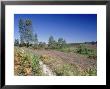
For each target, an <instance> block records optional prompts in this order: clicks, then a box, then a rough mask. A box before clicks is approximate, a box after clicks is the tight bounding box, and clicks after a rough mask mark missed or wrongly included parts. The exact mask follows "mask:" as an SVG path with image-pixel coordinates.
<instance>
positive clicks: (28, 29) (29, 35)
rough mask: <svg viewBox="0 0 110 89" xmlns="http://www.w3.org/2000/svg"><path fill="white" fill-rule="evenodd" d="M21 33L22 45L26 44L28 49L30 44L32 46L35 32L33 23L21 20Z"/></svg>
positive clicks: (28, 20)
mask: <svg viewBox="0 0 110 89" xmlns="http://www.w3.org/2000/svg"><path fill="white" fill-rule="evenodd" d="M19 33H20V43H21V45H22V44H24V43H25V44H26V46H27V47H28V46H29V44H32V41H33V30H32V21H31V20H30V19H26V20H23V19H20V20H19Z"/></svg>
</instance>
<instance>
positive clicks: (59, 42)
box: [58, 38, 66, 48]
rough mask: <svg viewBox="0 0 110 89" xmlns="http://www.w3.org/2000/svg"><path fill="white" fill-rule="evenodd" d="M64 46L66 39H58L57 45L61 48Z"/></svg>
mask: <svg viewBox="0 0 110 89" xmlns="http://www.w3.org/2000/svg"><path fill="white" fill-rule="evenodd" d="M65 46H66V41H65V40H64V39H63V38H59V39H58V47H59V48H62V47H65Z"/></svg>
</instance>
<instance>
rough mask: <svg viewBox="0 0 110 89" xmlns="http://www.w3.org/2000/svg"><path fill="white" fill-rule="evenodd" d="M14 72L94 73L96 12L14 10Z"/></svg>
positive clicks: (24, 74) (78, 74) (91, 74)
mask: <svg viewBox="0 0 110 89" xmlns="http://www.w3.org/2000/svg"><path fill="white" fill-rule="evenodd" d="M14 22H15V23H14V75H15V76H96V75H97V15H96V14H15V15H14Z"/></svg>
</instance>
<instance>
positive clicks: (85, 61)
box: [23, 48, 97, 69]
mask: <svg viewBox="0 0 110 89" xmlns="http://www.w3.org/2000/svg"><path fill="white" fill-rule="evenodd" d="M23 49H24V50H25V51H28V52H31V53H33V54H35V55H36V54H37V55H48V56H50V57H53V58H56V59H59V62H62V61H61V60H63V62H66V63H69V64H75V65H77V66H78V67H80V68H81V69H87V68H92V67H94V66H95V67H96V66H97V60H95V59H89V58H87V57H85V56H82V55H79V54H76V53H73V52H71V53H65V52H60V51H56V50H32V49H28V48H23ZM60 59H61V60H60ZM56 65H57V64H56Z"/></svg>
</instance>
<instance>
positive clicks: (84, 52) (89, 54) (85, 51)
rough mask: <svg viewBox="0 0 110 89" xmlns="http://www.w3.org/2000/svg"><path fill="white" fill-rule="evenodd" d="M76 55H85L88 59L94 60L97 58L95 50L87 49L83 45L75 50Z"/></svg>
mask: <svg viewBox="0 0 110 89" xmlns="http://www.w3.org/2000/svg"><path fill="white" fill-rule="evenodd" d="M76 53H79V54H82V55H86V56H87V57H88V58H90V59H96V58H97V55H96V50H93V49H90V48H87V47H86V46H85V45H80V46H79V47H78V48H77V49H76Z"/></svg>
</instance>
